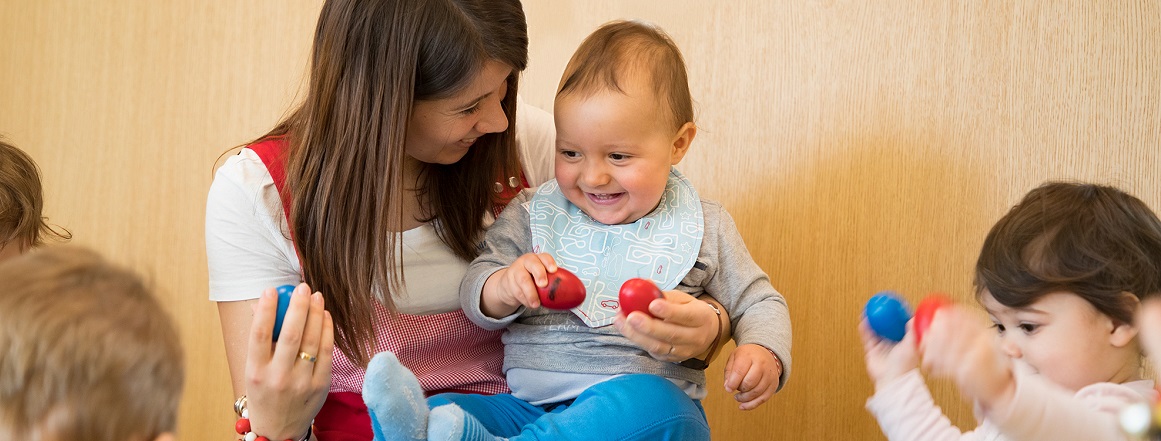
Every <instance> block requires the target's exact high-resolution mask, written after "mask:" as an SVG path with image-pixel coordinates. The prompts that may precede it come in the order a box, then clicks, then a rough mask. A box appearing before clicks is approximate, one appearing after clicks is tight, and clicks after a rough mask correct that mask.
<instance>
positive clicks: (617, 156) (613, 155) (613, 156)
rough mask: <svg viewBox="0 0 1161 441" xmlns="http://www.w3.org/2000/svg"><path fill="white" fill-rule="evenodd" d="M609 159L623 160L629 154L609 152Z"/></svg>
mask: <svg viewBox="0 0 1161 441" xmlns="http://www.w3.org/2000/svg"><path fill="white" fill-rule="evenodd" d="M609 159H612V160H614V161H624V160H626V159H629V155H626V154H623V153H609Z"/></svg>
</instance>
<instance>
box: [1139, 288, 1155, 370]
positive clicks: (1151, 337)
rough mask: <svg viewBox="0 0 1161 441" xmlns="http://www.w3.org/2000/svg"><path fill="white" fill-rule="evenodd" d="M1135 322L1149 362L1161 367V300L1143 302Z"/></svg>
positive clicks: (1153, 299)
mask: <svg viewBox="0 0 1161 441" xmlns="http://www.w3.org/2000/svg"><path fill="white" fill-rule="evenodd" d="M1135 321H1136V322H1137V327H1138V329H1139V330H1140V334H1139V335H1140V336H1141V346H1143V347H1144V348H1145V353H1146V354H1149V361H1151V362H1152V363H1153V366H1161V300H1158V299H1156V298H1152V299H1149V300H1145V301H1143V302H1141V307H1140V308H1137V317H1136V319H1135Z"/></svg>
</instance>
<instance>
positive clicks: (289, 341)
mask: <svg viewBox="0 0 1161 441" xmlns="http://www.w3.org/2000/svg"><path fill="white" fill-rule="evenodd" d="M310 298H311V296H310V287H308V286H307V285H306V284H305V283H300V284H298V286H297V287H295V288H294V293H293V294H291V295H290V307H289V308H287V310H286V317H284V318H283V319H282V333H281V334H280V335H279V336H278V343H276V344H275V345H274V360H275V361H280V362H285V363H286V364H287V366H289V365H292V364H294V360H296V359H297V358H298V353H299V352H302V350H301V347H302V336H303V330H304V327H305V326H306V319H307V315H308V314H309V313H310V304H311V301H310Z"/></svg>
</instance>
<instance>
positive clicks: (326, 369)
mask: <svg viewBox="0 0 1161 441" xmlns="http://www.w3.org/2000/svg"><path fill="white" fill-rule="evenodd" d="M527 42H528V36H527V28H526V25H525V21H524V14H523V11H522V9H521V5H520V3H519V1H518V0H499V1H496V0H493V1H484V0H428V1H423V0H376V1H360V0H330V1H327V2H326V3H325V4H324V5H323V9H322V13H321V15H320V17H319V23H318V27H317V29H316V34H315V41H314V49H313V54H312V65H311V73H310V80H309V90H308V92H307V95H306V99H305V101H304V102H303V103H302V105H301V106H300V107H299V108H298V109H296V110H295V111H294V112H293V113H292V114H291V115H290V116H289V117H288V118H286V120H284V121H283V122H282V123H280V124H279V125H278V126H277V127H275V128H274V129H273V130H272V131H271V132H270V133H268V134H267V135H266V136H264V137H262V138H261V139H259V141H258V142H255V143H254V144H251V145H250V146H249V148H247V149H244V150H243V151H242V152H241V153H240V154H239V155H238V156H235V157H232V158H230V159H229V160H228V161H227V162H226V163H225V164H224V165H223V166H222V168H221V169H219V171H218V174H217V177H216V178H215V179H214V183H213V186H212V188H211V189H210V194H209V198H208V203H207V214H206V247H207V254H208V256H209V266H210V297H211V299H212V300H215V301H217V302H219V303H218V308H219V315H220V317H221V321H222V330H223V334H224V337H225V340H226V354H227V359H228V361H229V365H230V374H231V378H232V380H233V388H234V392H235V394H236V395H238V396H243V395H244V396H246V400H245V404H246V407H247V409H248V416H249V421H250V424H251V428H252V429H253V432H254V433H257V434H261V435H263V436H266V437H268V438H270V439H278V440H281V439H296V440H297V439H304V438H312V435H311V429H310V428H311V421H312V419H314V435H313V437H314V438H318V439H328V440H329V439H370V438H371V430H370V422H369V419H368V418H367V415H366V410H365V408H364V407H363V405H362V400H361V398H360V396H359V395H358V393H359V391H360V390H361V386H362V379H363V373H364V369H365V367H366V363H367V361H368V360H369V359H370V356H371V355H373V354H374V353H376V352H381V351H384V350H390V351H392V352H394V353H396V354H397V355H398V356H399V358H400V360H401V361H402V362H403V364H404V365H406V366H407V367H408V368H410V369H411V370H412V371H414V372H415V374H416V375H417V376H418V377H419V379H420V382H421V385H422V386H423V388H424V390H425V391H426V392H427V393H428V394H433V393H439V392H474V393H500V392H506V391H507V386H506V384H505V383H504V379H503V376H502V374H501V371H500V363H501V358H502V352H503V351H502V347H501V346H500V342H499V334H498V333H495V332H487V331H484V330H482V329H480V328H478V327H476V326H474V325H472V324H471V323H470V322H469V321H467V319H466V318H465V317H464V315H463V313H462V311H461V310H460V306H459V302H458V294H457V290H458V287H459V283H460V278H461V276H462V275H463V273H464V270H465V269H466V266H467V264H468V262H469V261H470V260H471V259H472V258H473V257H475V255H476V254H477V253H478V251H477V250H478V248H477V244H478V241H479V240H480V239H481V238H482V232H483V229H484V228H485V227H486V225H487V224H488V223H489V222H490V221H491V219H492V218H493V216H494V214H495V213H496V212H498V210H499V209H501V208H502V207H503V205H504V203H505V202H506V201H507V200H508V198H510V197H511V196H512V195H514V194H515V192H516V191H518V190H519V188H520V187H523V186H526V185H532V186H534V185H538V184H540V183H541V182H543V181H545V180H547V179H549V178H550V174H551V170H552V166H551V163H552V155H553V154H554V146H553V144H554V132H553V129H552V121H551V118H549V117H548V116H547V114H545V113H543V112H535V111H534V109H530V108H528V107H527V106H525V107H523V108H521V110H520V111H519V112H517V107H518V106H517V104H516V103H517V98H516V96H517V86H518V77H519V73H520V72H521V71H522V70H523V69H524V67H525V65H526V64H527ZM510 122H514V123H510ZM286 213H289V215H287V214H286ZM291 238H293V240H291ZM302 280H305V281H306V282H308V283H309V284H310V286H311V287H313V288H314V289H315V290H317V291H319V292H321V295H320V294H315V295H313V296H308V295H307V292H308V290H307V289H306V287H300V289H299V292H298V293H297V294H296V295H295V297H294V299H293V300H292V302H291V306H290V310H289V312H287V315H286V319H285V323H284V325H283V329H282V333H281V335H280V336H279V340H278V342H277V343H276V344H273V345H271V343H270V338H269V337H270V334H271V332H272V328H273V321H274V319H273V316H274V304H275V303H276V302H275V301H274V299H273V297H272V296H271V292H270V291H269V290H268V288H269V287H272V286H277V285H282V284H295V283H298V282H299V281H302ZM264 289H266V290H267V292H266V293H265V294H264V295H263V297H261V298H257V299H256V298H255V296H256V295H257V294H258V293H262V292H263V290H264ZM324 297H325V310H326V311H325V312H324V307H323V304H324V300H323V298H324ZM255 303H257V305H258V306H257V309H253V308H254V307H253V305H254V304H255ZM652 312H654V314H655V315H656V316H657V317H658V318H659V320H654V319H651V318H649V317H647V316H646V315H644V314H634V316H633V317H631V318H630V320H628V323H627V324H626V323H619V324H618V327H619V329H621V332H622V333H624V334H625V335H626V336H627V337H629V338H630V339H631V340H633V341H634V342H635V343H637V344H639V345H640V346H641V347H642V348H644V349H646V350H648V351H649V352H651V353H653V354H655V357H657V358H659V359H662V360H666V361H674V362H677V361H681V360H684V359H686V358H689V357H691V356H693V355H696V354H699V353H702V352H704V351H705V350H706V349H707V348H709V347H711V346H716V345H715V344H713V343H714V342H716V341H717V340H718V338H717V333H718V332H719V330H720V328H721V327H722V326H721V325H720V322H719V318H718V316H717V315H716V314H715V312H714V310H713V309H711V308H708V307H706V306H704V305H702V302H700V301H695V300H693V299H692V298H689V297H674V298H671V300H670V301H668V302H654V305H653V311H652ZM332 320H333V329H334V332H333V336H332V334H331V333H330V329H331V325H330V324H331V322H332ZM725 323H727V324H728V321H726V322H725ZM332 342H333V346H334V347H337V348H338V350H336V351H333V362H332V351H331V349H330V348H331V347H332ZM332 366H333V367H332ZM332 369H333V379H332ZM328 391H329V392H330V394H329V396H328ZM324 400H325V403H326V404H325V405H324V404H323V403H324Z"/></svg>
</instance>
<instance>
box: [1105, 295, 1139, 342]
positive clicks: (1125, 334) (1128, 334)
mask: <svg viewBox="0 0 1161 441" xmlns="http://www.w3.org/2000/svg"><path fill="white" fill-rule="evenodd" d="M1121 301H1122V302H1124V303H1125V306H1127V307H1128V308H1129V310H1130V311H1133V312H1136V311H1137V309H1138V308H1140V307H1141V299H1140V298H1138V297H1137V296H1136V295H1135V294H1133V293H1131V292H1128V291H1121ZM1109 320H1110V321H1112V323H1113V332H1112V333H1111V335H1109V337H1110V338H1109V343H1111V344H1112V345H1113V346H1116V347H1118V348H1121V347H1125V346H1126V345H1128V344H1129V343H1131V342H1132V341H1133V339H1134V338H1136V337H1137V327H1136V326H1134V325H1133V324H1132V323H1126V322H1118V321H1117V320H1114V319H1112V318H1109Z"/></svg>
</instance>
